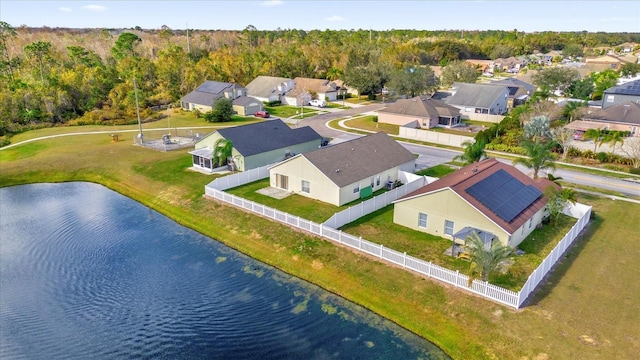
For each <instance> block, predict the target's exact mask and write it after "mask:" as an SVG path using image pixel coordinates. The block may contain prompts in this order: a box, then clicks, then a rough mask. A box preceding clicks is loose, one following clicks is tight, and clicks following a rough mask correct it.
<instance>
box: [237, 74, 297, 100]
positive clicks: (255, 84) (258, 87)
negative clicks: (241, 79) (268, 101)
mask: <svg viewBox="0 0 640 360" xmlns="http://www.w3.org/2000/svg"><path fill="white" fill-rule="evenodd" d="M291 80H292V79H287V78H283V77H274V76H258V77H257V78H255V79H253V80H252V81H251V82H250V83H248V84H247V93H248V94H249V96H259V97H263V98H268V97H270V96H271V95H272V94H274V93H276V92H277V89H278V85H280V84H281V83H287V82H289V81H291ZM287 90H291V89H287Z"/></svg>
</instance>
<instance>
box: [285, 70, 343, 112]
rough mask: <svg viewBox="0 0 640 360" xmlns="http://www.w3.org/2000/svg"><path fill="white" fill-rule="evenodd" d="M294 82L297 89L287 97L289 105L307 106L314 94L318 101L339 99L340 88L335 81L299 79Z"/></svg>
mask: <svg viewBox="0 0 640 360" xmlns="http://www.w3.org/2000/svg"><path fill="white" fill-rule="evenodd" d="M293 82H294V83H295V89H293V90H292V91H290V92H289V93H287V94H286V95H285V98H286V102H287V104H289V105H294V106H300V105H306V104H307V103H308V102H309V101H311V100H312V97H311V95H313V94H316V96H317V98H318V99H321V100H326V101H336V99H337V98H338V86H337V85H336V83H334V82H333V81H329V80H325V79H310V78H303V77H297V78H295V79H293Z"/></svg>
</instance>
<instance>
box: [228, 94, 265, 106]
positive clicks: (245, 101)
mask: <svg viewBox="0 0 640 360" xmlns="http://www.w3.org/2000/svg"><path fill="white" fill-rule="evenodd" d="M252 102H257V103H258V104H262V102H260V100H258V99H256V98H254V97H251V96H240V97H239V98H235V99H233V102H232V103H233V105H239V106H247V105H249V104H251V103H252Z"/></svg>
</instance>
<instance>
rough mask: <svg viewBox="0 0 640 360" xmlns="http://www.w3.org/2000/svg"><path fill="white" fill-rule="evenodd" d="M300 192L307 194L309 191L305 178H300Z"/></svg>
mask: <svg viewBox="0 0 640 360" xmlns="http://www.w3.org/2000/svg"><path fill="white" fill-rule="evenodd" d="M302 192H305V193H307V194H308V193H309V192H310V188H309V182H308V181H306V180H302Z"/></svg>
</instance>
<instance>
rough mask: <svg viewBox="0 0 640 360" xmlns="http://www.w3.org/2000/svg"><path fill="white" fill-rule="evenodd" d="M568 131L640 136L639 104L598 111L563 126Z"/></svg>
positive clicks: (629, 103)
mask: <svg viewBox="0 0 640 360" xmlns="http://www.w3.org/2000/svg"><path fill="white" fill-rule="evenodd" d="M565 127H566V128H568V129H574V130H576V131H578V132H586V131H587V130H589V129H606V130H612V131H627V132H629V133H630V135H631V136H640V103H637V102H631V101H629V102H626V103H622V104H617V105H613V106H610V107H607V108H604V109H598V110H595V111H592V112H590V113H589V114H587V115H584V116H583V117H582V119H581V120H576V121H572V122H570V123H568V124H567V125H565Z"/></svg>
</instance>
